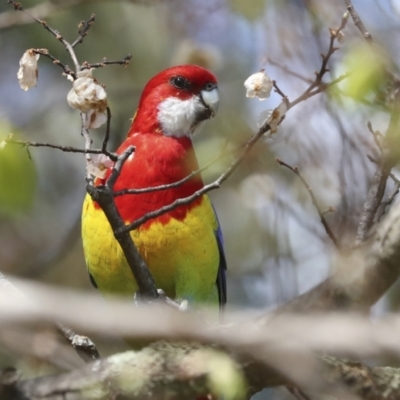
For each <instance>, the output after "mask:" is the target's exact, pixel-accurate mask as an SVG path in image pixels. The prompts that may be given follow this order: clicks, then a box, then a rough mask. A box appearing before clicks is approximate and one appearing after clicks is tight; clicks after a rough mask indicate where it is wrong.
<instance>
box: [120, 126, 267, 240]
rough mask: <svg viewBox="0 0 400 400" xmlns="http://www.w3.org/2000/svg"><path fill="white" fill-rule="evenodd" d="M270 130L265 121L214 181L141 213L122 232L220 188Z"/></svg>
mask: <svg viewBox="0 0 400 400" xmlns="http://www.w3.org/2000/svg"><path fill="white" fill-rule="evenodd" d="M270 130H271V128H270V126H269V125H268V124H267V123H265V124H264V125H263V126H262V127H261V128H260V129H259V131H258V132H257V133H256V134H255V135H254V136H253V137H252V138H251V139H250V140H249V141H248V142H246V144H245V146H244V150H243V152H242V154H241V155H240V156H238V158H237V159H236V160H235V161H233V162H232V164H231V165H230V167H229V168H228V169H227V170H226V171H225V172H224V173H222V174H221V175H220V176H219V178H218V179H216V180H215V181H214V182H212V183H210V184H208V185H205V186H204V187H203V188H201V189H199V190H197V191H196V192H194V193H193V194H192V195H190V196H187V197H183V198H180V199H177V200H175V201H174V202H172V203H171V204H168V205H166V206H164V207H161V208H159V209H158V210H155V211H151V212H148V213H146V214H145V215H143V216H142V217H140V218H138V219H137V220H135V221H134V222H132V223H131V224H129V225H125V226H124V227H123V229H122V231H124V232H129V231H132V230H134V229H136V228H138V227H139V226H140V225H142V224H144V223H145V222H147V221H149V220H150V219H153V218H156V217H159V216H160V215H163V214H165V213H167V212H168V211H172V210H174V209H175V208H177V207H179V206H182V205H185V204H190V203H192V202H193V201H195V200H196V199H198V198H199V197H201V196H203V195H204V194H206V193H208V192H210V191H211V190H214V189H218V188H220V187H221V184H222V183H223V182H224V181H226V180H227V179H228V178H229V177H230V176H231V175H232V173H233V172H234V171H235V170H236V168H237V167H238V166H239V165H240V164H241V163H242V162H243V160H244V159H245V157H246V156H247V154H248V153H249V151H250V150H251V149H252V147H253V146H254V145H255V144H256V142H257V141H258V140H259V139H260V138H261V137H262V136H263V135H264V134H265V133H267V132H268V131H270ZM185 179H186V178H185Z"/></svg>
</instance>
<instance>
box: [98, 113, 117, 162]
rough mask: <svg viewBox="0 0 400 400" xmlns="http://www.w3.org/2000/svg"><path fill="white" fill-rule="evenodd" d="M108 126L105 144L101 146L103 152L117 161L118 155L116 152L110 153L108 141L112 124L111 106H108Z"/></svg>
mask: <svg viewBox="0 0 400 400" xmlns="http://www.w3.org/2000/svg"><path fill="white" fill-rule="evenodd" d="M106 112H107V126H106V134H105V136H104V140H103V144H102V146H101V151H102V153H103V154H105V155H107V156H108V157H109V158H110V159H111V160H112V161H117V160H118V156H117V155H116V154H115V153H110V152H109V151H108V149H107V144H108V141H109V140H110V125H111V110H110V107H108V106H107V108H106Z"/></svg>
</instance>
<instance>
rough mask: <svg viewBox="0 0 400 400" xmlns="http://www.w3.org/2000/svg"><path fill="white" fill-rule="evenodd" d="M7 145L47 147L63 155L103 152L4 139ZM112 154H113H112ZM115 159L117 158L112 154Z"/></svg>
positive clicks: (100, 151)
mask: <svg viewBox="0 0 400 400" xmlns="http://www.w3.org/2000/svg"><path fill="white" fill-rule="evenodd" d="M4 141H5V142H6V143H7V144H13V145H19V146H21V147H26V148H29V147H49V148H51V149H57V150H61V151H64V152H65V153H81V154H103V150H100V149H90V148H88V149H78V148H77V147H72V146H60V145H57V144H51V143H38V142H25V141H23V140H14V139H4ZM112 154H113V153H112ZM113 156H114V157H115V158H116V157H117V156H116V155H115V154H113Z"/></svg>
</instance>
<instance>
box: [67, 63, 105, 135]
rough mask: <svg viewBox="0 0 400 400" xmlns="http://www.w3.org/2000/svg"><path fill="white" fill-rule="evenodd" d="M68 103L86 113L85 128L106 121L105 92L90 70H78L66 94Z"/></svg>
mask: <svg viewBox="0 0 400 400" xmlns="http://www.w3.org/2000/svg"><path fill="white" fill-rule="evenodd" d="M67 101H68V104H69V105H70V106H71V107H72V108H75V109H78V110H79V111H81V112H83V113H87V114H86V120H87V123H86V128H87V129H89V128H92V129H96V128H99V127H100V126H101V125H103V124H104V123H105V122H106V121H107V117H106V116H105V114H104V112H105V110H106V108H107V93H106V91H105V90H104V88H103V87H102V86H101V85H100V84H99V83H98V82H97V81H96V80H95V79H94V78H93V76H92V70H89V69H85V70H83V71H80V72H78V78H77V79H76V80H75V81H74V82H73V84H72V89H71V90H70V91H69V93H68V96H67Z"/></svg>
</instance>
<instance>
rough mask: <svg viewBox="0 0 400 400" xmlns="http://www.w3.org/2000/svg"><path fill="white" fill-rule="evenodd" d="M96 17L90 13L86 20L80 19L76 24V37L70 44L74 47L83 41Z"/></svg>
mask: <svg viewBox="0 0 400 400" xmlns="http://www.w3.org/2000/svg"><path fill="white" fill-rule="evenodd" d="M95 19H96V16H95V15H94V14H92V15H91V16H90V18H89V19H88V20H87V21H84V20H83V21H81V22H80V23H79V25H78V28H79V29H78V35H79V36H78V38H77V39H75V40H74V41H73V42H72V43H71V46H72V47H75V46H76V45H78V44H80V43H82V42H83V38H84V37H85V36H86V35H87V32H88V30H89V29H90V28H91V27H92V25H93V24H94V21H95Z"/></svg>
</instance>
